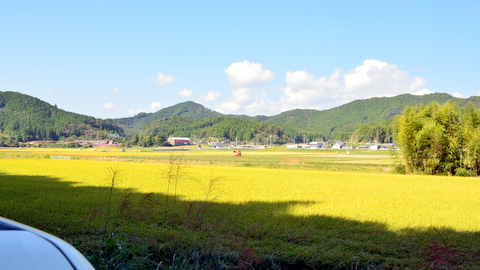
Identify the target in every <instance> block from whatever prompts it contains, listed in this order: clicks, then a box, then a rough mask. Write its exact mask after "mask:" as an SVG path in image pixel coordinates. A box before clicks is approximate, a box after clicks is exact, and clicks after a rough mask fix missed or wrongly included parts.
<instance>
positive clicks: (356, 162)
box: [0, 149, 480, 269]
mask: <svg viewBox="0 0 480 270" xmlns="http://www.w3.org/2000/svg"><path fill="white" fill-rule="evenodd" d="M242 153H243V155H242V156H241V157H233V156H232V151H231V150H230V151H227V150H215V151H214V150H196V149H192V150H190V151H188V152H181V151H178V152H171V151H152V150H143V149H128V150H127V151H126V152H120V151H119V149H109V150H108V151H107V152H101V151H98V150H97V151H93V150H92V149H84V150H82V151H78V150H64V149H60V150H57V149H8V150H0V158H1V159H0V187H1V189H0V198H1V200H0V215H1V216H5V217H7V218H11V219H14V220H17V221H20V222H23V223H26V224H28V225H31V226H34V227H37V228H40V229H42V230H45V231H47V232H50V233H52V234H55V235H57V236H60V237H62V238H64V239H66V240H67V241H69V242H71V243H72V244H73V245H74V246H76V247H77V248H79V249H80V250H81V251H82V252H84V254H86V255H87V257H88V258H89V259H90V260H91V261H92V263H93V264H94V265H95V266H96V267H97V268H98V269H115V268H118V269H156V268H157V267H158V269H205V268H211V269H226V268H236V269H319V268H320V269H322V268H323V269H357V268H365V269H371V268H374V269H422V268H423V269H432V268H434V267H437V269H453V268H455V267H460V268H459V269H472V268H478V267H480V266H479V263H478V259H477V258H479V257H480V241H479V240H480V234H479V228H480V225H479V224H480V222H479V221H480V181H479V179H478V178H461V177H440V176H421V175H396V174H392V173H390V172H389V169H391V167H392V157H391V156H390V155H389V153H382V152H377V151H363V152H360V151H359V152H353V151H352V153H351V155H347V154H345V153H337V152H336V151H324V150H313V151H308V150H294V151H285V150H256V151H253V150H251V151H242ZM51 156H64V157H72V159H71V160H57V159H50V157H51ZM112 172H115V173H117V176H116V177H115V178H112ZM110 192H112V193H110ZM110 194H111V195H110ZM110 199H111V200H110Z"/></svg>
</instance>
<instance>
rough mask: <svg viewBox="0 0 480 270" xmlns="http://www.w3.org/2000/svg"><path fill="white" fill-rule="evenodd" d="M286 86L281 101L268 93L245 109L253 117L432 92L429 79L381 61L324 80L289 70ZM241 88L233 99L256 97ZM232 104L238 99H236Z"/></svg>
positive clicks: (244, 105) (336, 71) (339, 71)
mask: <svg viewBox="0 0 480 270" xmlns="http://www.w3.org/2000/svg"><path fill="white" fill-rule="evenodd" d="M285 83H286V85H285V87H284V88H283V92H282V95H281V97H280V98H279V99H278V101H272V100H269V99H268V97H267V95H266V92H263V94H261V95H256V96H255V97H253V100H254V101H253V102H251V103H250V104H242V107H243V108H244V110H245V111H247V112H248V113H249V114H266V115H272V114H277V113H280V112H282V111H285V110H291V109H297V108H299V109H317V110H323V109H329V108H333V107H335V106H339V105H342V104H345V103H348V102H351V101H353V100H358V99H367V98H372V97H388V96H395V95H399V94H404V93H410V94H422V95H423V94H429V93H432V92H431V91H430V90H428V89H426V88H425V84H426V80H425V79H423V78H421V77H415V78H410V77H409V76H408V74H407V73H406V72H405V71H402V70H400V69H398V67H397V66H396V65H391V64H388V63H387V62H382V61H379V60H366V61H364V62H363V64H362V65H360V66H358V67H356V68H355V69H353V70H350V71H347V72H344V71H342V70H340V69H335V70H334V71H333V73H332V74H330V76H328V77H320V78H316V77H315V76H314V75H313V74H311V73H309V72H308V71H307V70H299V71H288V72H286V74H285ZM237 89H239V88H237ZM237 89H235V90H234V91H232V96H233V97H236V96H237V97H238V96H241V97H247V96H248V94H249V95H250V96H251V95H252V89H251V88H250V92H249V91H245V90H243V91H244V92H242V91H240V90H237ZM240 93H242V95H241V94H240ZM237 94H238V95H237ZM245 99H247V98H245ZM238 100H239V102H243V101H244V100H243V99H238ZM231 101H232V102H233V101H235V99H234V98H232V100H231ZM249 101H251V100H249Z"/></svg>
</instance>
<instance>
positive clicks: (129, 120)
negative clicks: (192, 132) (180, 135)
mask: <svg viewBox="0 0 480 270" xmlns="http://www.w3.org/2000/svg"><path fill="white" fill-rule="evenodd" d="M173 115H178V116H182V117H185V118H188V119H207V118H215V117H220V116H222V114H221V113H219V112H216V111H212V110H210V109H207V108H205V107H204V106H203V105H200V104H198V103H195V102H193V101H186V102H182V103H179V104H176V105H174V106H170V107H167V108H164V109H161V110H159V111H157V112H155V113H139V114H137V115H136V116H133V117H126V118H118V119H107V120H109V121H111V122H113V123H115V124H118V125H120V126H122V127H123V128H124V130H125V133H126V134H127V135H130V136H132V135H133V134H135V133H137V132H140V131H141V130H142V129H143V128H145V127H146V126H147V125H149V124H150V123H152V122H153V121H155V120H158V119H162V118H165V117H170V116H173Z"/></svg>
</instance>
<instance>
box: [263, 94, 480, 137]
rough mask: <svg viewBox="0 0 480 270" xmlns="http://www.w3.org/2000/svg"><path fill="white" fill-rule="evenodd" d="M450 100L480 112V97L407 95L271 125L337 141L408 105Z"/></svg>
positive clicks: (276, 119) (286, 115)
mask: <svg viewBox="0 0 480 270" xmlns="http://www.w3.org/2000/svg"><path fill="white" fill-rule="evenodd" d="M447 100H452V101H453V102H455V103H457V104H459V105H460V106H464V105H465V104H466V103H467V102H469V101H471V102H473V104H474V105H475V107H477V108H480V97H477V96H474V97H470V98H467V99H461V98H455V97H453V96H451V95H449V94H444V93H434V94H429V95H423V96H417V95H411V94H404V95H398V96H395V97H382V98H370V99H364V100H356V101H352V102H350V103H347V104H344V105H342V106H339V107H335V108H332V109H329V110H323V111H318V110H291V111H287V112H283V113H280V114H278V115H275V116H273V117H271V118H269V119H268V120H267V122H269V123H275V124H278V125H280V126H282V127H285V128H289V129H292V130H295V132H297V135H301V134H302V133H318V134H321V135H323V136H325V137H327V138H336V137H338V136H339V135H340V134H341V133H342V132H344V130H345V129H346V128H349V127H352V126H356V125H360V124H368V123H378V122H383V121H386V120H389V119H393V118H394V116H395V115H398V114H401V113H402V111H403V108H404V107H405V105H410V106H413V105H416V104H420V103H423V104H428V103H429V102H432V101H437V102H438V103H440V104H442V103H444V102H446V101H447Z"/></svg>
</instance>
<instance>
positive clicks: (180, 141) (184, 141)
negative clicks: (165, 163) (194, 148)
mask: <svg viewBox="0 0 480 270" xmlns="http://www.w3.org/2000/svg"><path fill="white" fill-rule="evenodd" d="M167 142H168V143H170V144H171V145H189V144H190V139H189V138H185V137H169V138H168V139H167Z"/></svg>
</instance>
